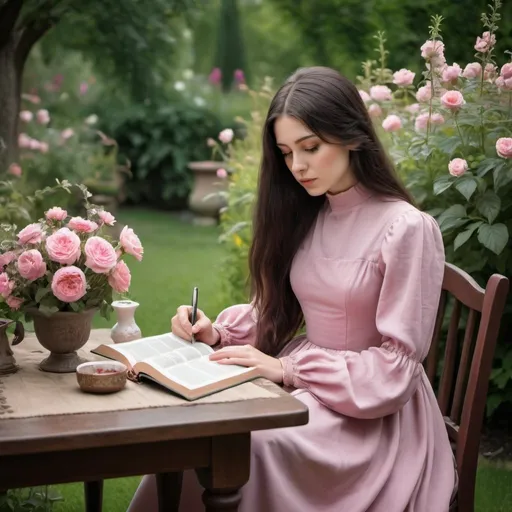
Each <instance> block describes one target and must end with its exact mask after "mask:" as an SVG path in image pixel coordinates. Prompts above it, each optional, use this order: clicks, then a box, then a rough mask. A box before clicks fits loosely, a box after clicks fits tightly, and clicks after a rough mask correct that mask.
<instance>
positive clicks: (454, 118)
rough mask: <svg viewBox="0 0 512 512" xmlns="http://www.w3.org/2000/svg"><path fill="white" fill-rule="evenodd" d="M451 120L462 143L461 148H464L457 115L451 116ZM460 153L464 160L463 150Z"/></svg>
mask: <svg viewBox="0 0 512 512" xmlns="http://www.w3.org/2000/svg"><path fill="white" fill-rule="evenodd" d="M453 120H454V121H455V126H456V127H457V131H458V132H459V137H460V140H461V142H462V147H463V148H464V147H465V144H464V137H463V136H462V132H461V131H460V126H459V123H457V115H456V114H455V115H454V116H453ZM461 153H462V157H463V158H464V159H465V158H466V157H465V156H464V150H461Z"/></svg>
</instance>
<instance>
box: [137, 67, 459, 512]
mask: <svg viewBox="0 0 512 512" xmlns="http://www.w3.org/2000/svg"><path fill="white" fill-rule="evenodd" d="M412 203H413V201H412V199H411V197H410V196H409V194H408V192H407V191H406V190H405V189H404V187H403V186H402V185H401V184H400V183H399V181H398V180H397V178H396V177H395V174H394V171H393V168H392V165H391V164H390V162H389V160H388V159H387V157H386V154H385V152H384V150H383V148H382V146H381V144H380V143H379V140H378V138H377V135H376V133H375V131H374V129H373V127H372V122H371V120H370V118H369V116H368V114H367V111H366V107H365V105H364V103H363V101H362V100H361V98H360V96H359V93H358V91H357V89H356V87H355V86H354V85H353V84H352V83H351V82H350V81H348V80H347V79H345V78H343V77H342V76H340V75H339V74H338V73H337V72H335V71H333V70H331V69H328V68H320V67H314V68H307V69H301V70H299V71H298V72H296V73H295V74H294V75H293V76H292V77H291V78H290V79H289V80H288V81H287V82H286V83H285V84H284V85H283V86H282V87H281V89H280V90H279V91H278V92H277V94H276V96H275V97H274V99H273V101H272V103H271V105H270V109H269V112H268V117H267V121H266V124H265V128H264V133H263V158H262V163H261V174H260V182H259V189H258V200H257V206H256V210H255V218H254V240H253V244H252V248H251V252H250V270H251V277H252V284H253V300H252V302H251V304H245V305H235V306H232V307H230V308H228V309H226V310H225V311H223V312H222V313H220V315H219V316H218V318H217V319H216V321H215V322H214V323H212V322H211V321H210V320H209V319H208V318H207V317H206V316H205V315H204V313H202V312H200V314H199V318H198V321H197V323H196V324H195V325H194V326H191V325H190V323H189V320H188V314H189V310H190V307H189V306H181V307H180V308H178V311H177V314H176V316H175V317H174V318H173V319H172V330H173V332H174V333H175V334H177V335H178V336H182V337H184V338H190V336H191V334H192V333H195V335H196V338H197V339H199V340H201V341H203V342H205V343H208V344H210V345H212V346H214V345H215V346H216V347H218V350H217V351H216V352H215V354H213V355H212V356H211V358H212V359H213V360H216V361H218V362H220V363H222V364H239V365H244V366H256V367H258V368H259V369H260V371H261V374H262V375H263V376H264V377H267V378H268V379H270V380H272V381H274V382H277V383H279V384H282V385H284V386H285V387H286V388H287V389H289V391H290V392H291V393H292V394H293V395H294V396H295V397H297V398H298V399H299V400H301V401H303V402H304V403H305V404H306V405H307V406H308V408H309V411H310V413H309V414H310V415H309V418H310V419H309V423H308V424H307V425H304V426H300V427H293V428H285V429H275V430H270V431H259V432H255V433H253V435H252V461H251V473H250V479H249V482H248V483H247V484H246V485H245V486H244V487H243V489H242V503H241V506H240V510H241V511H242V512H264V511H266V512H285V511H293V512H316V511H322V512H341V511H350V512H370V511H371V512H404V511H408V512H434V511H435V512H446V511H447V510H448V508H449V505H450V502H451V499H452V496H453V494H454V490H455V488H456V481H457V476H456V470H455V468H454V460H453V456H452V452H451V449H450V444H449V441H448V436H447V433H446V430H445V426H444V423H443V419H442V417H441V413H440V411H439V409H438V406H437V402H436V398H435V396H434V393H433V391H432V388H431V386H430V384H429V381H428V379H427V377H426V375H425V373H424V371H423V367H422V364H421V363H422V361H423V359H424V358H425V356H426V355H427V352H428V349H429V344H430V340H431V337H432V333H433V329H434V322H435V317H436V312H437V307H438V301H439V297H440V292H441V284H442V279H443V271H444V262H445V260H444V249H443V242H442V238H441V234H440V231H439V229H438V226H437V224H436V223H435V221H434V220H433V219H432V218H431V217H429V216H428V215H426V214H424V213H422V212H420V211H419V210H418V209H416V208H415V207H414V206H413V204H412ZM303 323H304V324H305V326H306V334H305V335H300V336H296V333H297V331H298V329H299V328H300V327H301V326H302V325H303ZM194 478H195V477H194V474H193V473H192V472H188V473H187V474H186V476H185V485H184V489H183V496H182V503H181V509H180V510H183V512H194V511H196V510H203V508H202V505H201V491H202V489H201V488H200V487H199V485H198V484H197V482H196V481H193V479H194ZM129 510H130V512H134V511H141V512H152V511H156V510H157V505H156V485H155V482H154V477H145V479H144V481H143V482H142V484H141V486H140V488H139V489H138V491H137V493H136V496H135V498H134V500H133V502H132V505H131V507H130V509H129Z"/></svg>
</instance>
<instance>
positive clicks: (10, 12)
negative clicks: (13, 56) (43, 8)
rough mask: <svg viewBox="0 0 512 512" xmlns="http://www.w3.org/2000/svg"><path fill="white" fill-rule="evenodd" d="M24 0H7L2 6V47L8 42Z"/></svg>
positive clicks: (0, 43) (0, 19)
mask: <svg viewBox="0 0 512 512" xmlns="http://www.w3.org/2000/svg"><path fill="white" fill-rule="evenodd" d="M22 5H23V0H7V3H5V4H4V5H3V6H2V7H1V8H0V48H2V46H4V45H6V44H7V41H9V38H10V37H11V33H12V31H13V29H14V26H15V25H16V21H17V20H18V17H19V15H20V12H21V7H22Z"/></svg>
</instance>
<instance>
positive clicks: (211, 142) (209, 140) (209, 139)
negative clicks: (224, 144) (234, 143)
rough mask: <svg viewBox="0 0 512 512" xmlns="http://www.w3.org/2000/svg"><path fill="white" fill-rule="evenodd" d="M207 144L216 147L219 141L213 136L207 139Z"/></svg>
mask: <svg viewBox="0 0 512 512" xmlns="http://www.w3.org/2000/svg"><path fill="white" fill-rule="evenodd" d="M206 145H207V146H208V147H209V148H214V147H215V146H216V145H217V143H216V142H215V140H213V139H212V138H211V137H208V138H207V139H206Z"/></svg>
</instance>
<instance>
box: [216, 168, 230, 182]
mask: <svg viewBox="0 0 512 512" xmlns="http://www.w3.org/2000/svg"><path fill="white" fill-rule="evenodd" d="M227 177H228V172H227V171H226V169H217V178H220V179H222V180H223V179H225V178H227Z"/></svg>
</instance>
